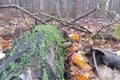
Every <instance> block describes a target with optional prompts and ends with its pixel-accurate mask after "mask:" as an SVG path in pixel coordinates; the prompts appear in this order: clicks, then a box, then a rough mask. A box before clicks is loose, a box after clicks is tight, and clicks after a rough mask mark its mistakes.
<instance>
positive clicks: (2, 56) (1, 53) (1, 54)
mask: <svg viewBox="0 0 120 80" xmlns="http://www.w3.org/2000/svg"><path fill="white" fill-rule="evenodd" d="M5 55H6V54H4V53H3V52H2V51H0V60H1V59H2V58H4V57H5Z"/></svg>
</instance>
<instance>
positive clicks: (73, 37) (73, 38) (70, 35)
mask: <svg viewBox="0 0 120 80" xmlns="http://www.w3.org/2000/svg"><path fill="white" fill-rule="evenodd" d="M69 37H70V38H71V39H72V40H75V41H79V35H78V34H77V33H76V34H75V33H72V34H69Z"/></svg>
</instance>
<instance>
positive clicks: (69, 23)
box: [34, 12, 91, 34]
mask: <svg viewBox="0 0 120 80" xmlns="http://www.w3.org/2000/svg"><path fill="white" fill-rule="evenodd" d="M38 14H40V15H43V16H47V17H50V18H53V19H55V20H57V21H58V22H59V23H61V24H63V25H64V26H70V25H71V26H79V27H81V28H82V29H84V30H86V31H87V32H88V33H90V34H91V31H89V30H88V29H87V28H85V27H83V26H81V25H79V24H76V23H71V22H65V21H63V20H61V19H59V18H57V17H54V16H52V15H49V14H46V13H42V12H39V13H36V14H34V15H38ZM64 26H62V27H64Z"/></svg>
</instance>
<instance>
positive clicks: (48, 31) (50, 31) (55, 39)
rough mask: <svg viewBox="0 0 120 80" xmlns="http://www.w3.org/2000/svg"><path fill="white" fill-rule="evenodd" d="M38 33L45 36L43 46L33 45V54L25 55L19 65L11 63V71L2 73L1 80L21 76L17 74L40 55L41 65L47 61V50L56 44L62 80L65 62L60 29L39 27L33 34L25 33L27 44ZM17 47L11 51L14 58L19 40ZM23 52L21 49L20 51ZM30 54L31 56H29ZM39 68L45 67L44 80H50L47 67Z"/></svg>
mask: <svg viewBox="0 0 120 80" xmlns="http://www.w3.org/2000/svg"><path fill="white" fill-rule="evenodd" d="M36 32H37V33H40V34H42V35H43V37H44V38H43V40H42V42H41V44H39V47H38V46H36V45H38V44H37V43H36V42H35V41H34V42H33V43H32V44H31V46H32V52H31V53H24V57H23V58H21V59H20V62H19V63H15V62H11V63H9V66H10V68H9V70H6V69H5V70H4V71H3V73H2V76H1V77H0V78H1V79H0V80H4V79H5V77H6V76H7V75H8V74H9V73H11V72H15V74H20V72H17V71H18V70H20V69H23V68H24V67H25V66H27V64H28V63H29V62H30V61H31V60H32V59H33V57H34V56H35V55H40V63H43V62H44V61H45V54H46V51H47V48H48V47H49V46H50V45H51V44H52V43H54V44H55V45H56V51H55V53H56V61H55V62H56V68H57V71H58V72H57V74H58V75H57V78H58V79H59V80H62V78H61V77H62V70H63V60H64V55H63V54H64V51H63V49H62V48H60V45H61V41H62V37H61V36H60V35H59V33H58V29H57V28H56V27H55V26H52V25H38V26H36V27H35V29H34V30H33V33H31V32H30V31H27V32H25V35H26V38H25V40H26V42H27V41H29V40H31V39H32V38H34V35H35V34H36ZM15 43H16V45H15V46H14V48H13V49H12V50H11V53H10V56H13V55H14V53H15V50H16V49H17V46H18V45H19V41H18V39H16V41H15ZM37 50H39V54H37V52H36V51H37ZM19 51H21V49H20V50H19ZM28 54H29V55H28ZM38 67H39V68H40V67H44V69H43V70H44V74H43V80H47V79H48V76H49V75H48V74H47V70H46V65H44V64H38Z"/></svg>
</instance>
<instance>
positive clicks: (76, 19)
mask: <svg viewBox="0 0 120 80" xmlns="http://www.w3.org/2000/svg"><path fill="white" fill-rule="evenodd" d="M96 10H97V8H94V9H91V10H90V11H88V12H87V13H85V14H83V15H79V16H78V17H76V18H75V19H73V20H72V21H71V23H74V22H76V21H78V20H80V19H82V18H84V17H86V16H88V15H89V14H91V13H93V12H95V11H96Z"/></svg>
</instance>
